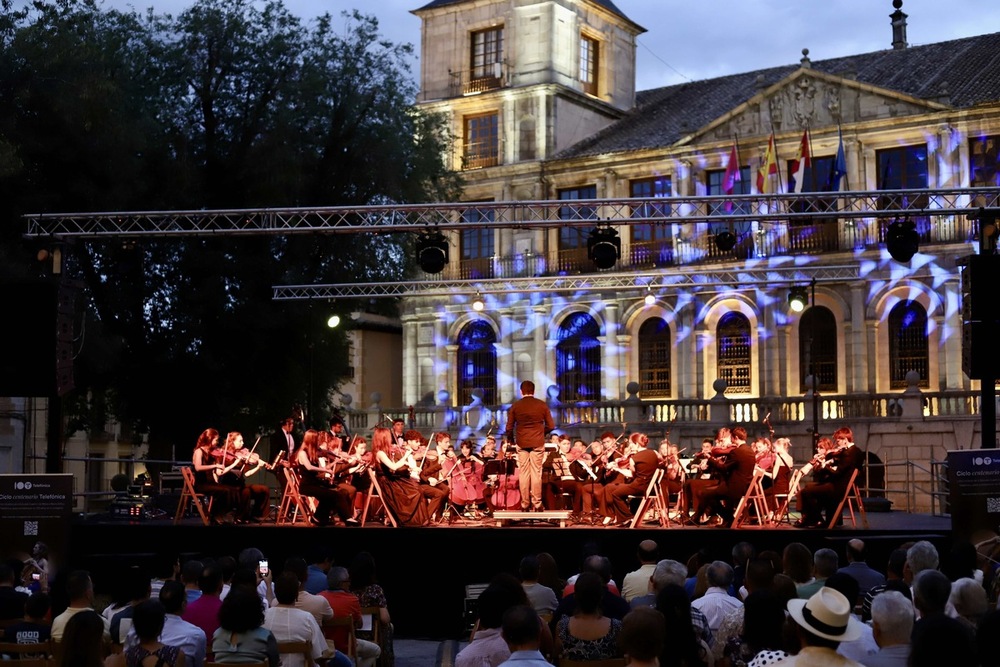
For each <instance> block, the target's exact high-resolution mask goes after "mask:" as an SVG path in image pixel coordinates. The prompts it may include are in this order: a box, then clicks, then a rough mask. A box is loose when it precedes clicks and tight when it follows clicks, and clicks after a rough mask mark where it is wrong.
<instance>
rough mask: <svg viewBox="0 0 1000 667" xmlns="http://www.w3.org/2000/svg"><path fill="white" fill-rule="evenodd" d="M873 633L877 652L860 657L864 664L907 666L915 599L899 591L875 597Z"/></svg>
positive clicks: (887, 592) (887, 666)
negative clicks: (912, 600)
mask: <svg viewBox="0 0 1000 667" xmlns="http://www.w3.org/2000/svg"><path fill="white" fill-rule="evenodd" d="M871 612H872V635H873V636H874V638H875V643H876V644H878V651H877V652H876V653H874V654H872V655H869V656H866V657H864V658H862V659H861V660H859V662H860V663H861V664H863V665H865V667H906V665H907V664H908V663H909V660H910V635H911V634H912V633H913V620H914V619H913V602H911V601H910V599H909V598H908V597H906V596H904V595H903V594H902V593H900V592H899V591H884V592H882V593H879V594H878V595H876V596H875V597H874V598H873V599H872V605H871Z"/></svg>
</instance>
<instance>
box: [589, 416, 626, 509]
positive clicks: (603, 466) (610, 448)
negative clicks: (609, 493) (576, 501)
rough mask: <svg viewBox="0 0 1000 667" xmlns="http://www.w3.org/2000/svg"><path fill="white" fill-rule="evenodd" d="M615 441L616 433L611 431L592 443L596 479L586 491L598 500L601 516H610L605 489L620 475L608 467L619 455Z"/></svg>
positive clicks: (591, 453)
mask: <svg viewBox="0 0 1000 667" xmlns="http://www.w3.org/2000/svg"><path fill="white" fill-rule="evenodd" d="M615 443H616V439H615V434H614V433H610V432H606V433H602V434H601V439H600V440H595V441H593V442H592V443H590V467H591V469H592V470H593V471H594V474H595V476H596V479H595V480H593V481H594V483H593V484H587V485H586V488H585V489H584V492H585V493H589V494H591V496H592V497H593V499H594V500H596V501H597V512H598V514H599V515H600V517H601V518H603V517H605V516H608V507H607V505H606V504H605V498H606V496H605V495H604V489H605V487H606V486H607V485H608V484H611V483H613V482H615V481H616V480H617V479H618V478H619V477H620V475H619V474H618V473H617V472H615V471H612V470H610V468H609V467H608V464H609V462H610V461H613V460H614V459H615V458H617V456H618V450H617V447H616V444H615Z"/></svg>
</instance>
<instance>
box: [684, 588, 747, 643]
mask: <svg viewBox="0 0 1000 667" xmlns="http://www.w3.org/2000/svg"><path fill="white" fill-rule="evenodd" d="M691 606H692V607H694V608H695V609H697V610H698V611H700V612H701V613H703V614H705V618H707V619H708V627H709V628H711V629H712V633H713V634H715V633H716V632H718V631H719V626H720V625H722V619H724V618H725V617H726V616H728V615H729V613H730V612H732V611H733V610H734V609H736V608H737V607H742V606H743V603H742V602H740V601H739V600H737V599H736V598H734V597H733V596H732V595H730V594H729V593H728V591H726V589H725V588H720V587H719V586H712V587H711V588H709V589H708V590H707V591H705V594H704V595H703V596H701V597H700V598H698V599H696V600H692V601H691Z"/></svg>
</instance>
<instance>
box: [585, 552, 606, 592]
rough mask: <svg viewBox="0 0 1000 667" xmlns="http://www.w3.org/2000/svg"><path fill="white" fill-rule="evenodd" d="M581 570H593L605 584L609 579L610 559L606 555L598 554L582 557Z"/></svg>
mask: <svg viewBox="0 0 1000 667" xmlns="http://www.w3.org/2000/svg"><path fill="white" fill-rule="evenodd" d="M580 571H581V573H582V572H594V573H595V574H597V575H598V576H600V578H601V580H602V581H603V582H604V583H605V585H606V584H607V583H608V582H609V581H611V561H610V560H609V559H608V557H607V556H602V555H600V554H591V555H589V556H587V557H586V558H584V559H583V567H582V568H580Z"/></svg>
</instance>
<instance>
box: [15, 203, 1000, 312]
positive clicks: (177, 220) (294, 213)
mask: <svg viewBox="0 0 1000 667" xmlns="http://www.w3.org/2000/svg"><path fill="white" fill-rule="evenodd" d="M915 203H919V205H916V204H915ZM997 207H1000V188H949V189H934V190H931V189H916V190H877V191H859V192H836V193H832V192H827V193H792V194H769V195H760V194H750V195H721V196H711V197H662V198H661V197H654V198H626V199H593V200H584V199H578V200H544V201H513V202H475V203H471V202H460V203H450V204H442V203H433V204H397V205H374V206H331V207H316V208H266V209H230V210H195V211H126V212H106V213H45V214H29V215H26V216H24V219H25V220H26V221H27V224H28V226H27V231H26V232H25V235H24V236H25V237H26V238H29V239H35V240H46V239H47V240H50V241H52V242H61V241H78V242H92V241H101V240H114V239H117V240H119V241H131V240H137V239H142V238H169V237H197V236H219V235H222V236H240V235H261V234H263V235H271V234H276V235H290V234H363V233H379V234H385V233H407V232H409V233H427V232H435V231H449V230H454V231H457V230H463V229H464V230H471V229H515V230H516V229H548V228H564V227H574V228H593V227H595V226H602V227H603V226H610V227H617V226H630V225H649V224H690V223H712V225H713V226H723V225H729V226H730V227H732V225H733V224H735V223H739V222H749V221H764V222H771V223H774V222H782V221H784V222H795V221H797V222H800V223H803V224H808V223H810V222H815V221H817V220H831V219H834V218H836V219H838V220H841V221H846V220H854V219H876V218H883V219H896V220H905V219H908V218H910V217H913V218H916V217H922V218H936V217H953V216H958V215H969V216H975V215H976V214H977V213H978V212H979V210H980V209H981V208H987V209H996V208H997ZM473 213H474V214H475V221H467V218H466V216H467V215H469V214H473ZM807 271H808V276H809V277H810V278H811V277H812V276H817V279H819V280H823V279H825V280H835V279H844V278H856V277H858V269H857V267H832V268H821V267H818V266H817V267H810V268H809V269H808V270H807ZM824 272H827V273H829V274H830V275H828V276H826V277H825V278H822V277H819V276H820V274H822V273H824ZM803 275H805V274H804V272H803V271H802V270H796V271H793V270H791V269H787V270H785V269H764V268H761V269H748V270H746V271H737V270H725V269H724V270H712V271H685V272H683V273H682V274H681V275H676V276H674V275H664V274H653V273H634V272H623V273H618V274H600V275H577V276H547V277H533V278H508V279H491V280H482V281H478V282H476V281H467V280H455V281H433V280H429V281H428V280H425V281H419V282H412V281H411V282H406V283H357V284H340V285H294V286H277V287H275V288H274V298H275V299H331V298H336V297H346V296H365V297H369V298H373V297H398V296H407V295H408V296H415V295H420V296H434V295H445V294H456V293H470V292H472V293H474V292H475V291H479V290H483V291H486V290H489V291H494V290H496V291H499V290H505V291H518V292H571V291H577V290H597V291H608V290H617V289H628V288H633V289H634V288H636V287H642V288H646V287H647V285H648V286H651V287H659V286H664V287H667V286H669V285H674V284H676V285H678V286H682V285H689V286H696V285H699V284H705V285H707V284H712V285H720V284H742V285H746V284H752V283H757V282H765V281H766V282H768V283H772V284H773V283H774V282H795V281H801V280H802V278H803Z"/></svg>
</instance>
